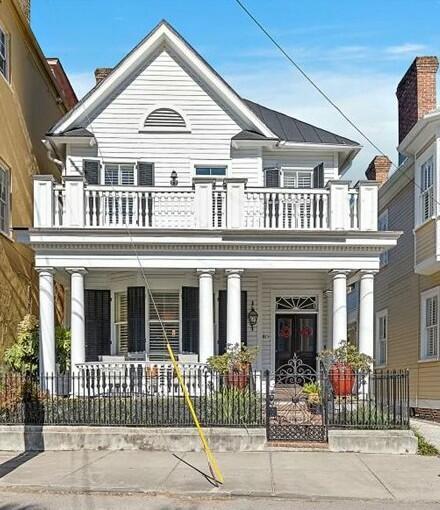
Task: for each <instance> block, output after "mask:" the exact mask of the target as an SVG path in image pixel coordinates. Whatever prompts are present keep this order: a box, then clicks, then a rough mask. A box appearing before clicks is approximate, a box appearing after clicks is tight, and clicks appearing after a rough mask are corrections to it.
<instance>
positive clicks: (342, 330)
mask: <svg viewBox="0 0 440 510" xmlns="http://www.w3.org/2000/svg"><path fill="white" fill-rule="evenodd" d="M331 274H332V276H333V349H336V348H337V347H339V345H340V344H341V343H342V342H346V341H347V271H332V273H331Z"/></svg>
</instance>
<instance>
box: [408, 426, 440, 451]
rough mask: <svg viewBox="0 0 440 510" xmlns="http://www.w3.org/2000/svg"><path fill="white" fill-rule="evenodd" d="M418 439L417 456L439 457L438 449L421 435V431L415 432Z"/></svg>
mask: <svg viewBox="0 0 440 510" xmlns="http://www.w3.org/2000/svg"><path fill="white" fill-rule="evenodd" d="M413 432H414V434H415V436H416V438H417V454H418V455H424V456H435V455H439V454H440V452H439V451H438V449H437V448H436V447H435V446H434V445H433V444H431V443H430V442H429V441H427V440H426V439H425V437H424V436H423V435H422V434H420V432H419V431H417V430H413Z"/></svg>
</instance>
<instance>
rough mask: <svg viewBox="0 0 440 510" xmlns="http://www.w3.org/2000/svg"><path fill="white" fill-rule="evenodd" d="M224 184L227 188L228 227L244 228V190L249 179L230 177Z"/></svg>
mask: <svg viewBox="0 0 440 510" xmlns="http://www.w3.org/2000/svg"><path fill="white" fill-rule="evenodd" d="M223 182H224V185H225V186H226V226H227V227H228V228H242V227H243V226H244V190H245V187H246V184H247V179H242V178H236V177H230V178H227V179H224V180H223Z"/></svg>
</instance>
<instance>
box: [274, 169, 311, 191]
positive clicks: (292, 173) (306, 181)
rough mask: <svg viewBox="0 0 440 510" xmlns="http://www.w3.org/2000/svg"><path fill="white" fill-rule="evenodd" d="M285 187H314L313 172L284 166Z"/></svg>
mask: <svg viewBox="0 0 440 510" xmlns="http://www.w3.org/2000/svg"><path fill="white" fill-rule="evenodd" d="M281 171H282V176H283V181H282V182H283V187H284V188H300V189H302V188H306V189H307V188H312V187H313V172H312V171H309V170H293V169H291V168H283V169H282V170H281Z"/></svg>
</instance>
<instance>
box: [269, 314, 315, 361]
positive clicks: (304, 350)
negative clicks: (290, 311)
mask: <svg viewBox="0 0 440 510" xmlns="http://www.w3.org/2000/svg"><path fill="white" fill-rule="evenodd" d="M316 323H317V322H316V314H295V315H276V316H275V338H276V344H275V369H276V370H277V369H278V368H280V367H281V366H283V365H285V364H286V363H287V362H288V361H289V360H290V359H291V358H292V357H293V355H294V354H296V355H297V356H298V358H300V359H301V360H302V361H303V363H305V364H306V365H309V366H311V367H313V366H314V365H315V358H316Z"/></svg>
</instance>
